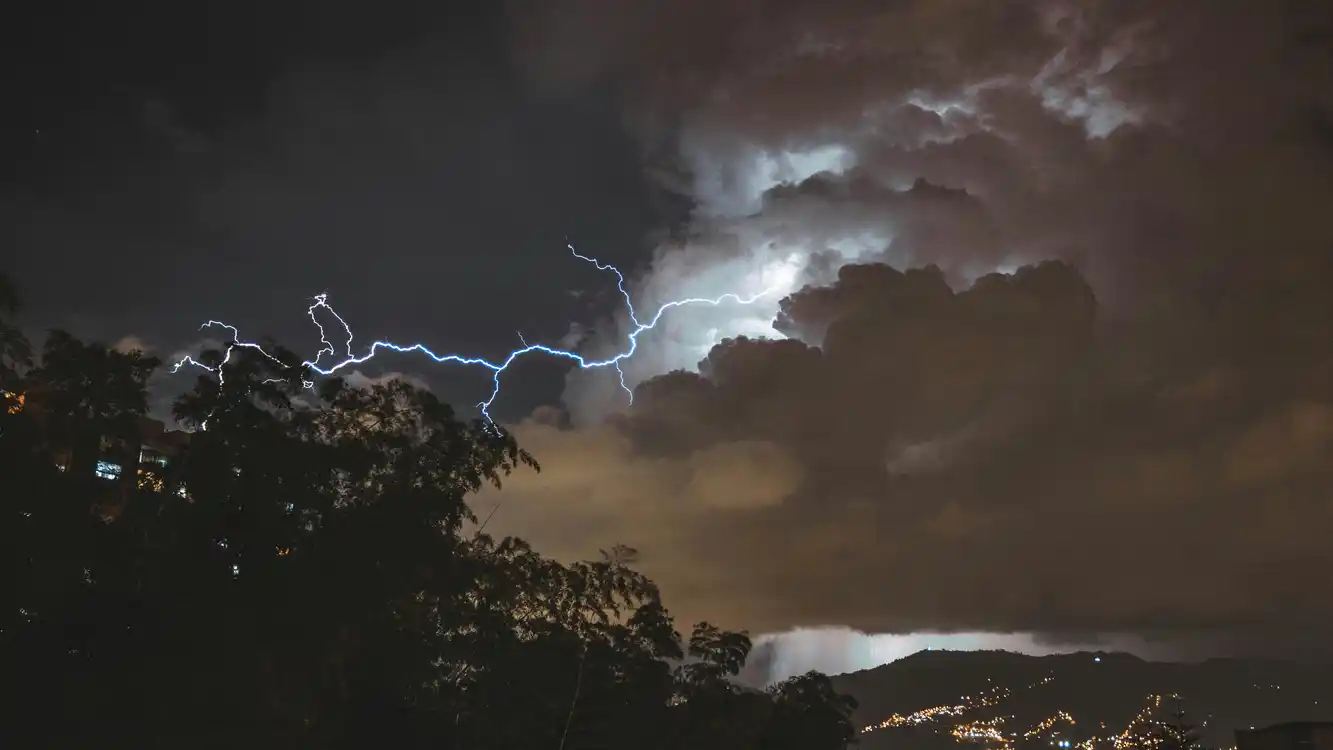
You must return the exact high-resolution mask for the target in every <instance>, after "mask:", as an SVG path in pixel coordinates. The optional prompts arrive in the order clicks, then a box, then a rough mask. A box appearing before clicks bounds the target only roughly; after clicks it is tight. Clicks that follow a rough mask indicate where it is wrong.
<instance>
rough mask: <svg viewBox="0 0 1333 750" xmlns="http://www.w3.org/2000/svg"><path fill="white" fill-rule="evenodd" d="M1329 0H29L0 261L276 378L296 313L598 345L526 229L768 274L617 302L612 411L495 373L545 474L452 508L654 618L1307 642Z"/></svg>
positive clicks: (1275, 644) (661, 277)
mask: <svg viewBox="0 0 1333 750" xmlns="http://www.w3.org/2000/svg"><path fill="white" fill-rule="evenodd" d="M85 5H86V6H87V7H84V6H85ZM1330 8H1333V6H1330V4H1328V3H1321V2H1315V1H1313V0H1310V1H1302V0H1281V1H1279V0H1273V1H1271V2H1255V1H1254V0H1214V1H1213V2H1209V3H1207V4H1197V3H1184V2H1180V3H1163V2H1160V0H1128V1H1125V0H1121V1H1118V2H1113V1H1112V0H1049V1H1045V2H1033V1H1030V0H1029V1H1023V2H1020V1H1018V0H892V1H888V0H827V1H826V2H819V3H812V2H797V1H796V0H769V1H768V2H747V1H743V0H633V1H630V0H520V1H516V2H511V3H498V2H477V3H458V2H455V3H427V2H398V3H386V4H381V5H377V6H374V8H373V9H372V8H371V7H370V6H365V5H362V4H355V5H354V4H351V3H337V2H334V3H329V2H325V3H318V4H316V3H304V2H302V3H296V2H289V3H278V4H272V3H269V4H258V3H254V4H252V3H235V2H229V3H214V2H204V3H186V4H179V3H178V4H167V3H160V4H156V3H154V4H143V3H129V4H115V5H114V6H112V5H107V4H67V5H64V6H62V5H60V4H56V3H45V4H34V5H31V6H30V7H27V8H25V10H24V11H23V14H24V15H25V17H23V18H16V19H14V21H15V22H13V23H6V24H5V25H6V27H7V30H6V31H5V32H4V33H5V34H6V35H7V36H8V37H10V38H8V39H6V44H5V45H4V48H5V52H4V54H5V55H6V56H7V57H8V59H7V61H6V62H7V66H6V67H7V70H10V71H12V73H13V76H12V77H13V80H14V83H13V84H12V85H11V87H10V88H9V89H8V90H7V97H6V98H7V99H8V104H9V106H8V107H6V109H7V111H8V115H7V119H6V123H5V125H4V127H5V137H4V149H5V153H4V162H5V163H6V164H11V165H13V168H11V169H8V170H6V171H5V174H4V184H3V192H0V217H2V218H3V223H4V226H6V227H7V228H9V229H10V231H11V234H10V235H9V239H8V240H7V245H8V246H9V247H10V248H12V250H13V252H12V253H7V255H12V256H13V258H12V260H7V261H6V266H7V267H8V270H9V271H10V272H11V274H12V275H13V276H14V277H15V279H16V281H17V282H18V284H19V286H20V290H21V292H22V293H23V295H24V297H25V300H26V302H27V310H26V312H25V315H24V318H23V321H24V323H25V324H26V325H27V326H28V327H29V328H30V329H31V330H32V331H34V332H37V331H40V330H42V329H45V328H49V327H53V326H60V327H65V328H68V329H70V330H72V331H73V332H74V333H76V334H77V335H80V336H83V337H86V338H95V339H99V340H103V341H106V342H108V343H117V344H118V345H121V346H140V347H143V348H146V349H148V350H150V351H152V352H153V353H155V354H158V355H160V356H162V357H163V358H166V359H170V358H174V357H175V356H178V355H180V354H183V353H189V352H194V351H197V350H198V349H199V348H200V347H201V346H204V345H207V343H208V342H207V336H208V335H211V334H208V333H207V332H200V331H199V330H198V325H199V324H200V323H202V322H203V321H206V320H208V319H210V318H220V319H225V320H226V321H227V322H229V323H231V324H234V325H236V326H238V327H239V328H240V330H241V331H242V332H243V334H245V335H249V336H255V337H258V336H262V335H266V334H271V335H273V336H275V337H277V339H279V340H280V341H281V342H283V343H284V344H285V345H286V346H289V347H292V348H294V349H296V350H297V351H300V352H303V353H309V354H312V355H313V353H314V352H315V350H317V349H318V346H319V343H318V336H317V332H316V331H315V330H314V328H313V326H312V325H311V324H310V321H309V319H308V318H307V317H305V308H306V307H307V306H308V305H309V304H310V299H311V297H312V296H313V295H315V294H319V293H323V292H327V293H329V295H330V299H331V301H332V303H333V305H334V306H335V307H336V308H337V310H338V312H339V313H340V314H341V315H342V316H343V317H344V318H345V319H346V320H347V321H348V322H349V323H350V324H351V325H352V328H353V329H354V330H355V332H356V336H357V338H356V340H355V341H354V348H355V347H357V346H358V345H360V344H365V343H368V342H369V341H370V340H373V339H375V338H385V339H392V340H393V341H396V342H399V343H413V342H416V341H422V342H425V343H427V344H429V345H430V346H431V347H432V348H434V349H435V350H436V351H441V352H444V351H457V352H462V353H466V354H471V355H479V356H486V357H489V358H493V359H502V358H503V356H504V355H505V354H506V353H507V352H508V351H509V350H511V349H512V348H515V347H517V346H518V345H519V336H520V335H522V336H523V337H524V338H525V339H526V340H528V341H534V342H541V343H546V344H551V345H560V346H577V347H579V348H580V351H583V352H587V353H590V354H602V355H605V354H609V353H611V352H613V351H615V350H617V348H623V346H624V334H625V333H626V332H627V331H628V330H629V329H628V325H629V323H628V320H627V316H626V315H625V313H624V310H623V301H622V300H621V299H620V298H619V297H618V296H617V292H616V289H615V279H614V277H613V276H610V275H608V274H606V273H598V272H597V271H596V269H594V268H592V267H591V266H590V265H588V264H586V263H582V262H579V261H578V260H577V259H574V258H572V257H570V255H569V254H568V250H567V249H566V248H565V244H566V242H573V243H574V244H575V245H576V246H577V247H578V249H579V250H580V251H581V252H584V253H587V254H590V255H594V256H596V257H598V258H599V259H601V260H603V261H607V262H611V263H615V264H617V265H618V266H619V267H620V268H622V269H624V270H625V271H626V274H627V276H628V278H629V280H630V282H631V283H630V284H629V289H630V291H631V292H632V293H633V295H634V299H635V301H636V305H638V307H639V309H640V312H642V311H643V310H650V309H655V308H656V307H657V306H658V305H660V304H662V303H664V302H667V301H669V300H672V299H678V298H681V297H690V296H704V297H713V296H717V295H721V294H725V293H737V294H741V295H747V294H755V293H757V292H760V291H764V290H776V292H775V293H774V294H772V295H771V296H770V297H767V298H765V299H763V300H762V301H760V302H758V303H756V304H754V305H749V306H738V305H723V306H720V307H718V308H707V307H697V306H696V307H689V308H682V309H679V310H675V311H672V312H671V313H670V314H668V316H666V317H664V319H663V323H662V325H661V326H660V327H659V328H658V329H655V330H653V331H651V332H648V333H645V334H644V335H643V337H642V338H641V340H640V351H639V352H637V353H636V356H635V358H634V359H633V360H632V361H630V362H629V363H627V364H626V366H625V368H624V369H625V373H626V376H627V381H628V382H629V383H630V385H632V386H635V387H636V398H635V403H634V406H633V407H632V408H631V407H629V406H628V405H627V404H626V398H625V394H624V393H623V391H620V390H619V389H618V386H617V384H615V383H614V377H612V375H613V373H605V372H603V373H599V374H588V373H583V372H571V367H570V366H569V365H568V363H567V362H563V363H562V362H561V361H558V360H551V359H542V358H537V357H534V358H531V359H525V360H523V361H522V364H521V365H519V366H517V367H516V368H515V369H514V370H512V371H510V372H507V373H506V374H505V380H504V383H505V390H504V391H503V393H502V394H501V397H500V398H499V399H498V400H497V402H496V405H495V408H494V414H495V416H496V417H497V418H498V419H500V420H501V421H502V422H504V423H505V424H507V425H509V426H510V427H511V429H513V431H514V432H515V433H516V435H517V436H518V438H519V440H520V442H521V443H522V444H524V445H525V446H526V447H527V448H529V449H530V450H531V451H532V452H533V453H534V454H535V455H536V457H537V458H538V459H539V460H540V461H541V462H542V464H543V467H544V471H543V472H542V473H541V474H540V475H533V476H524V477H518V478H516V479H515V480H514V481H513V482H511V483H510V484H509V485H507V486H506V489H505V490H504V491H503V492H500V493H498V494H495V495H494V496H487V497H484V498H480V499H479V500H478V503H479V504H481V505H483V506H485V507H489V506H490V505H493V504H494V503H495V502H497V501H498V502H500V503H501V506H500V509H499V511H498V512H497V514H496V516H495V519H494V520H493V521H492V529H491V530H496V531H499V532H501V533H516V534H519V535H521V536H524V537H525V538H528V539H529V540H531V541H532V542H534V544H535V545H536V546H537V548H538V549H539V550H541V551H543V552H547V553H550V554H555V555H557V556H561V557H582V556H587V555H590V554H595V553H596V550H597V549H598V548H609V547H610V546H611V545H612V544H615V543H618V542H620V543H625V544H629V545H631V546H633V547H636V548H637V549H639V550H640V553H641V567H642V568H643V569H644V571H645V572H647V573H648V574H649V575H650V576H652V577H653V578H654V579H655V580H657V581H658V582H659V583H660V584H661V586H662V587H663V590H664V593H665V597H666V603H667V605H668V607H670V608H671V609H672V610H673V611H674V612H676V613H677V614H678V615H679V616H680V619H681V620H682V621H693V620H695V619H700V618H703V617H708V618H710V619H713V620H715V621H719V622H721V623H722V624H724V625H727V626H733V627H746V628H750V629H751V630H752V631H754V632H758V633H774V632H781V631H788V630H791V629H793V628H798V627H800V628H815V627H845V628H852V629H857V630H861V631H865V632H869V633H900V634H906V633H921V632H924V631H959V632H967V633H1015V634H1019V635H1014V636H1010V637H1008V638H1007V639H1001V638H998V637H995V638H990V639H989V640H988V639H987V638H985V637H980V636H969V637H968V638H967V639H962V640H958V641H956V642H955V643H957V644H965V645H969V646H975V645H986V644H991V645H996V644H998V645H1003V646H1006V647H1014V648H1024V647H1025V648H1028V649H1036V650H1040V649H1041V648H1046V647H1059V646H1051V645H1050V644H1052V643H1057V644H1058V643H1064V644H1071V643H1073V644H1088V643H1093V642H1100V643H1105V644H1110V645H1117V646H1120V647H1126V648H1133V649H1137V650H1139V651H1141V652H1154V653H1157V652H1161V653H1167V654H1177V655H1178V654H1185V653H1189V654H1207V653H1233V652H1241V651H1255V650H1259V651H1274V650H1283V649H1285V648H1286V647H1287V646H1291V645H1293V644H1295V645H1300V644H1301V643H1305V642H1309V643H1315V644H1318V643H1320V642H1324V643H1326V642H1327V637H1326V636H1325V637H1320V636H1319V635H1318V634H1321V633H1327V632H1333V583H1331V582H1330V578H1329V576H1328V575H1327V571H1330V570H1333V543H1330V541H1329V540H1330V539H1333V490H1330V488H1331V487H1333V296H1330V294H1329V291H1328V290H1329V289H1330V285H1333V222H1330V221H1329V212H1330V209H1333V12H1330ZM1049 261H1058V262H1049ZM857 263H862V264H865V263H883V264H887V265H888V266H891V267H892V269H896V270H889V269H887V268H883V267H879V268H876V267H871V268H857V267H856V266H855V265H851V264H857ZM909 269H914V270H909ZM903 271H907V273H906V274H904V273H902V272H903ZM997 272H998V273H999V274H1003V275H995V274H997ZM807 284H808V285H809V287H808V288H807V289H806V291H803V292H802V291H799V290H800V289H801V288H802V287H803V286H805V285H807ZM738 336H747V337H750V338H748V339H745V340H739V341H736V340H733V341H729V342H725V343H724V339H734V338H735V337H738ZM764 336H766V337H767V339H765V340H757V339H756V337H764ZM215 338H216V337H215ZM782 339H785V340H782ZM358 351H359V350H358ZM671 371H674V372H671ZM349 372H350V370H349ZM668 373H670V374H668ZM386 376H406V377H410V378H413V379H416V380H418V381H419V382H421V383H423V384H424V385H426V386H428V387H430V388H431V389H432V390H434V391H436V392H437V393H439V394H440V395H441V396H442V397H443V398H445V399H447V400H449V401H451V402H453V403H455V404H457V405H458V406H459V408H460V410H461V411H463V412H464V413H471V412H470V411H469V410H470V409H471V406H470V405H471V404H473V403H475V402H476V401H477V400H479V399H481V398H484V397H485V396H486V395H487V392H488V379H489V374H488V373H487V372H486V371H485V370H476V369H472V370H467V369H460V368H457V367H449V366H444V367H441V366H436V365H433V364H431V363H429V362H427V361H423V360H422V359H421V358H419V357H410V356H404V355H398V356H393V357H384V358H378V359H376V360H374V361H373V362H371V363H367V364H366V365H364V366H362V367H360V369H359V370H356V371H355V374H354V375H353V380H356V381H359V382H369V381H370V380H373V379H375V378H381V377H386ZM193 377H194V376H193V375H185V374H182V375H179V376H176V377H169V376H167V375H166V374H163V375H161V376H159V377H158V378H157V379H156V380H155V382H154V386H153V388H154V398H155V402H156V403H157V404H158V405H159V408H161V406H162V405H165V404H167V403H169V401H170V398H171V396H172V395H173V394H174V393H176V392H179V391H180V390H181V389H183V388H186V387H188V386H189V385H190V384H191V382H192V379H193ZM1321 571H1322V572H1321ZM925 642H926V641H924V640H920V637H919V638H918V640H914V641H910V643H911V644H919V643H925ZM885 643H887V642H886V641H874V640H870V639H864V638H860V637H858V636H854V635H848V634H845V633H829V632H826V633H824V634H822V635H819V636H814V635H811V636H807V641H806V646H805V648H804V650H801V649H796V647H795V646H793V653H797V652H799V654H800V655H799V656H793V657H792V658H800V659H810V660H811V662H812V663H810V664H809V666H812V667H822V668H825V669H832V670H834V671H837V670H838V669H839V668H846V667H848V666H849V665H850V666H869V665H870V662H872V661H875V660H882V657H883V654H884V653H886V652H885V649H889V650H892V648H894V647H892V646H886V645H884V644H885ZM877 644H878V645H877ZM1025 644H1026V645H1025ZM1043 644H1045V645H1043ZM1155 649H1156V651H1155Z"/></svg>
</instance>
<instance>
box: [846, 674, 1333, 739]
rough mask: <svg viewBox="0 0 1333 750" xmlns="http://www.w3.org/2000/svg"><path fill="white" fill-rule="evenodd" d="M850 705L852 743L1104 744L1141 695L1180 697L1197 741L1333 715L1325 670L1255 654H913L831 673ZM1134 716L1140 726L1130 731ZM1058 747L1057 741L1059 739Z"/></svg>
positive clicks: (1148, 703)
mask: <svg viewBox="0 0 1333 750" xmlns="http://www.w3.org/2000/svg"><path fill="white" fill-rule="evenodd" d="M834 684H835V685H836V687H837V689H838V690H840V691H842V692H844V693H848V694H851V695H852V696H854V697H856V699H857V700H858V701H860V707H859V708H858V709H857V712H856V720H857V722H858V723H859V724H860V726H862V727H865V728H866V729H865V731H864V732H863V734H862V735H861V748H863V749H864V750H883V749H885V748H907V747H911V748H912V749H913V750H929V748H932V747H934V748H947V747H956V746H957V744H959V743H968V744H972V743H976V744H979V745H983V746H986V747H992V748H1015V749H1019V748H1048V747H1052V746H1054V747H1082V748H1085V749H1086V750H1093V749H1094V748H1104V747H1105V748H1109V747H1113V746H1114V745H1115V739H1114V738H1116V737H1117V736H1121V737H1122V738H1123V737H1127V736H1128V735H1127V734H1125V733H1126V732H1133V731H1134V729H1135V728H1136V726H1141V722H1142V719H1143V718H1144V715H1145V713H1146V712H1147V711H1149V710H1150V709H1151V707H1152V704H1153V699H1152V696H1163V695H1166V696H1169V695H1172V694H1179V695H1180V696H1181V698H1182V700H1183V701H1184V703H1183V706H1184V708H1185V710H1186V711H1187V714H1188V718H1189V719H1190V720H1191V721H1193V722H1195V723H1197V724H1199V725H1201V732H1202V735H1203V741H1204V743H1205V744H1206V745H1207V746H1209V747H1215V748H1227V747H1231V746H1232V745H1233V744H1234V737H1233V732H1234V730H1236V729H1238V728H1239V729H1246V728H1249V727H1251V726H1264V725H1268V724H1274V723H1278V722H1283V721H1298V720H1324V721H1327V720H1333V664H1301V663H1296V662H1287V661H1276V660H1258V659H1212V660H1209V661H1204V662H1198V663H1176V662H1150V661H1144V660H1143V659H1140V658H1138V657H1136V656H1132V655H1129V654H1123V653H1106V652H1080V653H1074V654H1061V655H1057V656H1041V657H1038V656H1025V655H1022V654H1015V653H1010V652H1007V651H972V652H963V651H921V652H918V653H916V654H913V655H911V656H908V657H906V658H903V659H899V660H898V661H895V662H892V663H890V664H886V665H883V666H880V667H876V668H874V669H869V670H864V671H860V672H853V673H849V674H844V675H839V676H837V677H835V678H834ZM1136 721H1137V722H1139V724H1137V725H1136ZM1065 743H1067V744H1065Z"/></svg>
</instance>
